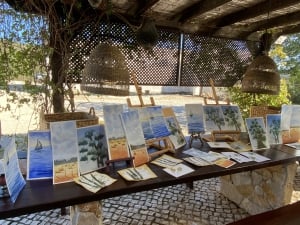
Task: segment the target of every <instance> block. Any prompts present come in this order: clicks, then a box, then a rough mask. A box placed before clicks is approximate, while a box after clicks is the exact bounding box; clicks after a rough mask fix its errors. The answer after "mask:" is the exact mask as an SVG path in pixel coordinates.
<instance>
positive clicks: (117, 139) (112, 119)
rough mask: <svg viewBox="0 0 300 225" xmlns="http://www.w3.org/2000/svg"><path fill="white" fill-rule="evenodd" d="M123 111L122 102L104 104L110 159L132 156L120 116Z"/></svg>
mask: <svg viewBox="0 0 300 225" xmlns="http://www.w3.org/2000/svg"><path fill="white" fill-rule="evenodd" d="M123 111H124V108H123V105H121V104H116V105H104V106H103V117H104V125H105V134H106V138H107V145H108V156H109V160H118V159H125V158H129V157H130V153H129V149H128V145H127V140H126V136H125V132H124V129H123V126H122V121H121V118H120V115H121V113H123Z"/></svg>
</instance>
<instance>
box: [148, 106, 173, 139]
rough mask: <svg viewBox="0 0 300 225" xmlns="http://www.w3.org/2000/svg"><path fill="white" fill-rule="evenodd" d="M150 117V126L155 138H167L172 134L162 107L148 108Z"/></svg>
mask: <svg viewBox="0 0 300 225" xmlns="http://www.w3.org/2000/svg"><path fill="white" fill-rule="evenodd" d="M147 110H148V112H149V116H150V125H151V128H152V131H153V134H154V137H155V138H162V137H167V136H169V135H170V132H169V130H168V128H167V124H166V121H165V118H164V117H163V113H162V107H161V106H151V107H148V108H147Z"/></svg>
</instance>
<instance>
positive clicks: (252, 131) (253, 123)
mask: <svg viewBox="0 0 300 225" xmlns="http://www.w3.org/2000/svg"><path fill="white" fill-rule="evenodd" d="M246 126H247V130H248V134H249V137H250V143H251V147H252V149H253V150H257V149H264V148H269V147H270V145H269V142H268V138H267V134H266V127H265V122H264V118H263V117H251V118H246Z"/></svg>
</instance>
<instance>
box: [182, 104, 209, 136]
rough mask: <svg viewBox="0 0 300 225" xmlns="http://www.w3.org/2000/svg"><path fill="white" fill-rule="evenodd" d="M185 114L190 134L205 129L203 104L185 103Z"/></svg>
mask: <svg viewBox="0 0 300 225" xmlns="http://www.w3.org/2000/svg"><path fill="white" fill-rule="evenodd" d="M185 115H186V120H187V127H188V133H189V134H194V133H201V132H204V131H205V128H204V115H203V105H202V104H185Z"/></svg>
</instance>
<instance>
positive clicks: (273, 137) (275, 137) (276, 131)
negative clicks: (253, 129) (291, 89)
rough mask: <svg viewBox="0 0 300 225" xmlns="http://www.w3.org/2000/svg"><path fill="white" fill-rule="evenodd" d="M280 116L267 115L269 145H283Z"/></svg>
mask: <svg viewBox="0 0 300 225" xmlns="http://www.w3.org/2000/svg"><path fill="white" fill-rule="evenodd" d="M280 119H281V115H280V114H267V115H266V129H267V137H268V140H269V144H282V134H281V130H280Z"/></svg>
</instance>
